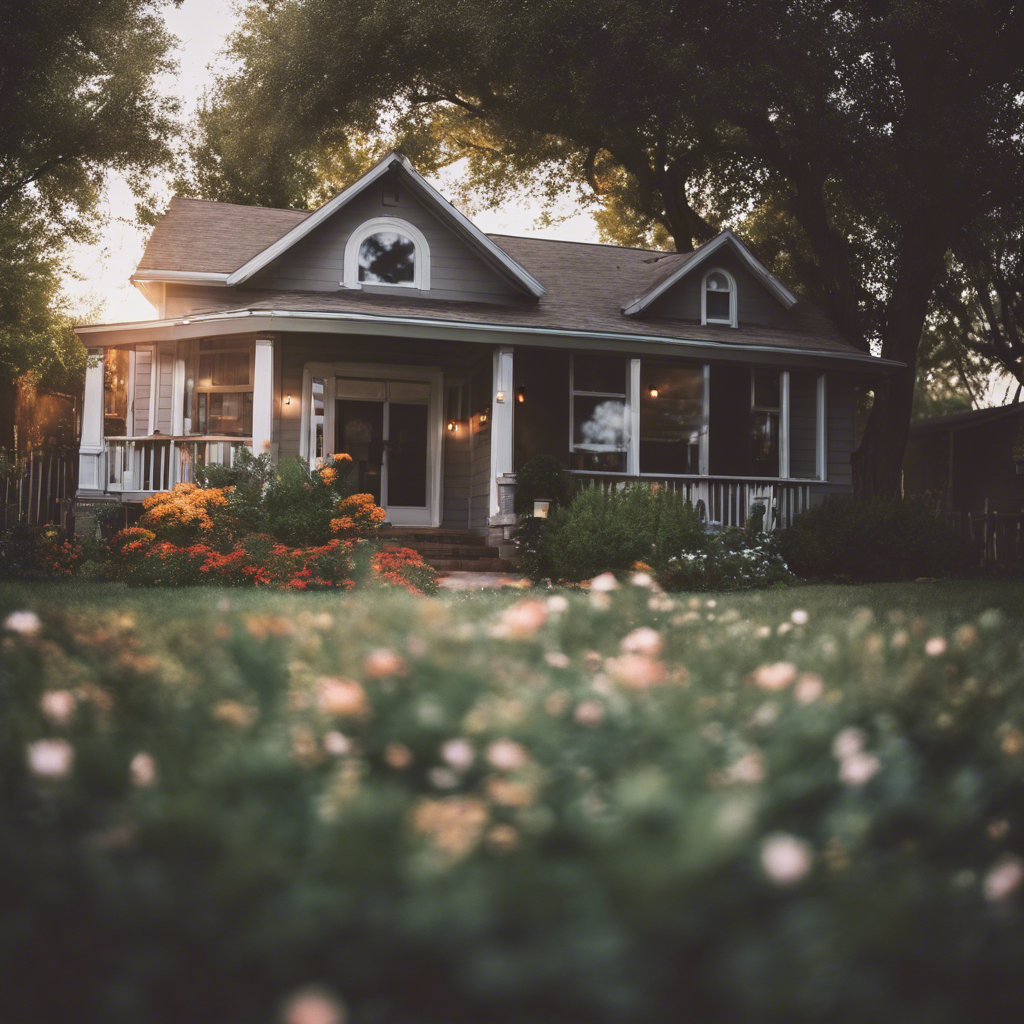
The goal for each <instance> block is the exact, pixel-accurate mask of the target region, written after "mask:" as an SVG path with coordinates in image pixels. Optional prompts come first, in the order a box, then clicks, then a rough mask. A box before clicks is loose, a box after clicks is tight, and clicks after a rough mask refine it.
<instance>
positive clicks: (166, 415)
mask: <svg viewBox="0 0 1024 1024" xmlns="http://www.w3.org/2000/svg"><path fill="white" fill-rule="evenodd" d="M157 360H158V362H157V374H156V380H157V396H156V424H155V429H156V430H159V431H160V433H161V434H170V433H172V432H173V429H174V428H173V422H172V416H171V406H172V403H173V391H174V344H173V343H170V344H165V345H160V346H159V347H158V349H157Z"/></svg>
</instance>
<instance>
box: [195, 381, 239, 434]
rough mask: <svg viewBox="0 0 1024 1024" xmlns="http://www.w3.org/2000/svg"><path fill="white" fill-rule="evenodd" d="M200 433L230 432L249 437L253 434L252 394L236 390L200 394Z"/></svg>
mask: <svg viewBox="0 0 1024 1024" xmlns="http://www.w3.org/2000/svg"><path fill="white" fill-rule="evenodd" d="M199 433H200V434H230V435H232V436H235V437H248V436H249V435H251V434H252V394H251V393H249V392H247V391H235V392H231V393H228V394H217V393H216V392H215V393H213V394H207V393H205V392H203V393H201V394H200V395H199Z"/></svg>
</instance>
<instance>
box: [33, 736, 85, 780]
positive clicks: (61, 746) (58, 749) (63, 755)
mask: <svg viewBox="0 0 1024 1024" xmlns="http://www.w3.org/2000/svg"><path fill="white" fill-rule="evenodd" d="M27 754H28V767H29V771H31V772H32V774H33V775H38V776H39V778H41V779H54V780H56V779H64V778H67V776H68V775H70V774H71V768H72V766H73V765H74V763H75V748H74V747H73V746H71V744H70V743H68V741H67V740H36V741H35V743H30V744H29V745H28V752H27Z"/></svg>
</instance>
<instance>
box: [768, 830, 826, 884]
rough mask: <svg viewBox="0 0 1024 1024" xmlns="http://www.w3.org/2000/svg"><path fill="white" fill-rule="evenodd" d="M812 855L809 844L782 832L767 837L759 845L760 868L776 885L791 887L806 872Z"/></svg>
mask: <svg viewBox="0 0 1024 1024" xmlns="http://www.w3.org/2000/svg"><path fill="white" fill-rule="evenodd" d="M813 860H814V855H813V853H812V852H811V847H810V844H809V843H807V842H805V841H804V840H803V839H798V838H797V837H796V836H791V835H787V834H786V833H784V832H780V833H777V834H775V835H772V836H768V838H767V839H765V841H764V842H763V843H762V844H761V866H762V867H763V868H764V872H765V874H766V875H767V876H768V877H769V878H770V879H771V880H772V881H773V882H774V883H775V884H776V885H793V884H794V883H796V882H799V881H800V879H801V878H803V877H804V876H805V875H806V874H807V872H808V871H810V870H811V863H812V862H813Z"/></svg>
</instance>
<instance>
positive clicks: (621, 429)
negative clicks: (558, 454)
mask: <svg viewBox="0 0 1024 1024" xmlns="http://www.w3.org/2000/svg"><path fill="white" fill-rule="evenodd" d="M572 412H573V418H572V423H573V427H572V443H573V447H574V448H584V449H589V450H590V451H608V450H612V449H619V448H625V447H626V404H625V402H623V401H622V400H621V399H618V398H591V397H590V396H588V395H575V396H574V397H573V406H572Z"/></svg>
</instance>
